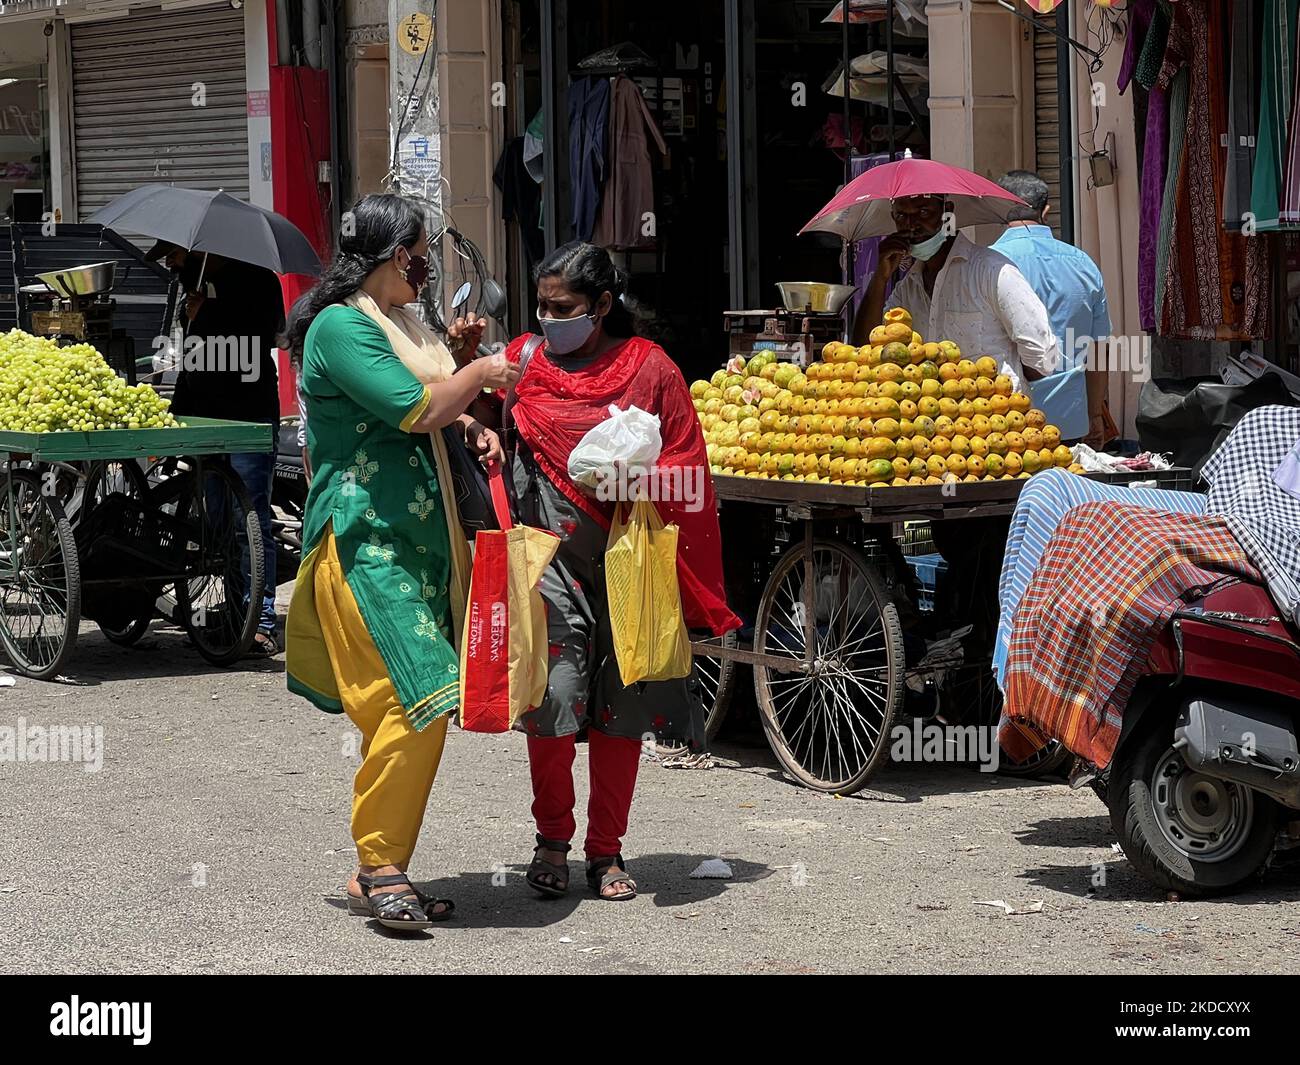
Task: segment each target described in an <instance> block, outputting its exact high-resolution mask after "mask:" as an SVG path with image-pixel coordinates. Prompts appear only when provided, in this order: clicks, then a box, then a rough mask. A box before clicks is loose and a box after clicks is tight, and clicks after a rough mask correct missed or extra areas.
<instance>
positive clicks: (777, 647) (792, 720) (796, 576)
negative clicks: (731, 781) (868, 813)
mask: <svg viewBox="0 0 1300 1065" xmlns="http://www.w3.org/2000/svg"><path fill="white" fill-rule="evenodd" d="M810 638H811V641H812V647H811V655H808V654H807V653H806V652H807V651H808V650H809V647H808V643H809V639H810ZM754 650H755V652H758V653H761V654H767V655H776V656H779V657H782V658H788V659H790V666H789V668H788V669H778V668H775V667H774V666H771V665H760V664H755V666H754V691H755V694H756V696H757V698H758V708H759V716H760V718H761V720H762V722H763V731H764V732H766V733H767V739H768V742H769V743H770V744H771V746H772V750H773V752H774V753H775V754H776V756H777V758H778V760H779V761H780V762H781V765H782V766H783V767H784V768H785V770H786V771H787V772H788V773H789V774H790V775H791V776H792V777H794V778H795V779H796V780H798V781H799V782H800V783H802V784H805V785H807V786H808V787H810V788H815V789H816V790H818V791H827V792H834V793H836V794H839V795H848V794H851V793H853V792H855V791H858V790H859V789H860V788H862V786H863V785H864V784H866V782H867V780H868V779H869V778H870V777H871V775H872V773H874V772H875V770H876V768H877V767H878V766H879V765H880V763H881V762H882V761H885V760H887V759H888V757H889V740H890V737H889V732H890V728H891V725H892V724H893V720H894V715H895V713H897V711H898V708H899V706H900V705H901V703H902V699H903V686H904V671H905V664H904V658H903V630H902V626H901V625H900V624H899V620H898V612H897V610H896V609H895V607H894V604H893V603H892V602H891V601H890V600H889V598H888V597H887V595H886V594H885V591H884V588H883V586H882V584H881V581H880V579H879V577H878V576H877V574H876V572H875V570H874V569H873V568H872V567H871V565H870V564H869V563H868V562H867V561H866V559H865V558H863V556H862V555H861V553H860V552H858V551H856V550H855V549H853V548H852V547H849V546H847V545H845V544H841V543H837V542H832V541H816V542H814V543H813V545H812V547H811V550H809V548H808V547H807V546H805V544H803V543H800V544H798V545H796V546H795V547H793V548H791V550H789V551H788V552H787V553H786V554H785V555H784V557H782V559H781V561H780V562H779V563H777V567H776V569H775V570H774V571H773V573H772V576H771V578H770V579H769V580H768V582H767V587H766V588H765V589H764V591H763V597H762V600H761V601H760V603H759V607H758V622H757V624H756V625H755V628H754Z"/></svg>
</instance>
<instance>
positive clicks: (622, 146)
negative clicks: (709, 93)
mask: <svg viewBox="0 0 1300 1065" xmlns="http://www.w3.org/2000/svg"><path fill="white" fill-rule="evenodd" d="M613 97H614V99H613V103H612V104H611V106H610V108H609V143H610V174H609V181H608V182H607V183H606V185H605V194H604V197H603V198H602V199H601V201H600V220H599V222H597V223H596V235H595V237H594V242H595V243H596V244H599V245H600V246H601V247H603V248H618V249H620V250H627V249H631V248H652V247H654V244H655V236H654V234H655V229H654V226H653V225H647V222H649V221H650V220H651V219H650V217H648V216H652V215H653V212H654V205H655V196H654V171H653V170H652V169H651V165H650V144H649V140H648V138H647V135H646V133H647V130H648V131H649V134H650V136H653V137H654V141H655V144H656V145H658V147H659V151H660V153H661V154H663V155H667V154H668V146H667V145H666V144H665V143H664V139H663V135H662V134H660V132H659V127H658V126H656V125H655V120H654V118H653V117H651V115H650V109H649V108H648V107H647V106H646V102H645V98H644V97H643V96H642V95H641V90H640V88H639V87H638V86H637V84H636V82H634V81H632V80H631V79H630V78H627V77H624V76H623V75H622V74H620V75H619V76H618V77H617V78H615V79H614V88H613Z"/></svg>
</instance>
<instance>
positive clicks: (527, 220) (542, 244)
mask: <svg viewBox="0 0 1300 1065" xmlns="http://www.w3.org/2000/svg"><path fill="white" fill-rule="evenodd" d="M492 183H493V184H494V185H496V187H497V188H498V189H500V190H501V220H502V221H503V222H509V221H512V220H513V221H515V222H517V223H518V224H519V235H520V236H521V237H522V238H523V241H524V250H525V251H526V252H527V258H528V264H527V265H528V267H529V269H530V270H531V269H532V265H533V263H536V262H540V261H541V259H542V258H543V257H544V256H545V255H546V238H545V236H544V234H543V232H542V221H541V220H542V190H541V188H540V186H539V185H538V184H537V182H535V181H534V180H533V178H532V175H531V174H530V173H529V172H528V167H527V165H526V164H525V163H524V138H523V137H515V138H513V139H512V140H510V141H507V142H506V146H505V147H504V148H503V149H502V150H501V158H500V159H498V160H497V165H496V169H495V170H494V171H493V172H492Z"/></svg>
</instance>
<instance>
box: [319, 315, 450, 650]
mask: <svg viewBox="0 0 1300 1065" xmlns="http://www.w3.org/2000/svg"><path fill="white" fill-rule="evenodd" d="M343 302H344V303H345V304H346V305H347V306H349V307H354V308H356V309H357V310H359V311H360V312H361V313H362V314H364V315H365V316H366V317H367V318H369V319H371V320H372V321H373V322H375V324H376V325H378V326H379V328H380V329H382V330H383V331H384V335H385V336H386V337H388V342H389V343H390V344H392V346H393V351H394V352H395V353H396V355H397V357H398V358H399V359H401V360H402V364H403V365H404V366H405V367H406V368H407V369H408V370H410V371H411V373H413V374H415V376H416V377H417V378H419V379H420V380H421V381H423V382H424V383H425V384H426V385H435V384H439V383H441V382H443V381H446V380H447V379H448V378H450V377H451V375H452V374H454V373H455V372H456V362H455V360H454V359H453V358H452V357H451V352H450V351H448V350H447V345H446V344H444V343H443V342H442V341H441V340H439V339H438V337H437V336H436V335H435V334H434V333H433V331H432V330H431V329H429V327H428V326H426V325H425V324H424V323H423V322H422V321H420V319H419V318H418V317H417V316H416V315H414V314H412V313H411V312H410V311H408V310H407V309H406V308H404V307H393V308H392V309H391V310H390V311H389V313H388V314H384V313H383V311H381V310H380V309H379V304H377V303H376V302H375V301H374V299H373V298H372V297H371V296H370V295H369V294H367V293H365V292H361V291H357V292H355V293H353V294H352V295H351V296H349V297H348V298H347V299H346V300H344V301H343ZM429 439H430V440H432V441H433V454H434V458H435V460H436V461H437V466H438V486H439V488H440V492H439V495H441V496H442V507H443V514H444V516H445V517H446V519H447V539H448V541H449V542H450V544H451V580H450V582H449V584H448V587H449V589H450V592H451V615H452V627H453V629H454V630H455V638H456V646H460V638H461V631H462V629H463V627H464V621H465V604H466V601H467V600H468V598H469V574H470V565H471V558H470V550H469V541H468V540H466V539H465V533H464V531H463V530H462V528H461V524H460V511H459V508H458V507H457V506H456V489H455V484H454V482H453V481H452V478H451V464H450V463H449V462H448V460H447V446H446V441H445V440H444V439H443V435H442V433H441V431H437V432H432V433H430V434H429Z"/></svg>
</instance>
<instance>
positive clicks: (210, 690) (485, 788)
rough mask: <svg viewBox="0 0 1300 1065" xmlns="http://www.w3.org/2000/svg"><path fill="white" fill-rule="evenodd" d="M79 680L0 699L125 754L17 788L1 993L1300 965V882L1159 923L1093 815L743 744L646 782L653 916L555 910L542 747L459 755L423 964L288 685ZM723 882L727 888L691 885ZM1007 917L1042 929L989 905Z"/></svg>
mask: <svg viewBox="0 0 1300 1065" xmlns="http://www.w3.org/2000/svg"><path fill="white" fill-rule="evenodd" d="M70 668H71V669H72V670H73V673H74V676H73V682H72V683H67V684H48V683H47V684H40V683H36V682H33V681H28V680H26V679H24V678H18V681H17V684H16V685H15V686H14V687H10V688H0V725H12V724H14V723H15V721H16V719H17V718H19V717H23V718H25V719H26V720H27V723H28V724H29V725H31V724H77V725H94V724H97V725H100V726H102V727H103V729H104V737H105V740H104V744H105V745H104V760H103V766H102V769H101V771H99V772H86V771H85V768H84V766H82V765H76V764H66V763H64V764H58V763H54V764H40V763H23V764H17V763H12V762H10V763H0V809H3V811H4V817H5V820H6V822H7V825H6V831H4V832H3V833H0V927H3V928H4V929H5V934H4V936H3V940H4V950H3V951H0V971H20V972H21V971H41V972H78V971H93V972H109V973H119V972H221V973H230V972H332V971H358V972H384V971H393V970H396V971H402V972H537V973H549V972H557V973H585V972H602V973H603V972H746V973H773V972H775V973H815V972H845V971H864V970H865V971H888V972H949V971H958V972H1004V971H1023V972H1107V971H1123V972H1214V973H1221V972H1270V971H1293V970H1294V959H1295V956H1296V951H1297V949H1298V948H1300V902H1298V901H1297V900H1300V872H1297V871H1294V870H1291V869H1280V870H1275V871H1273V872H1272V873H1270V875H1269V876H1268V878H1267V879H1266V880H1265V881H1264V882H1263V884H1262V885H1260V886H1259V888H1258V889H1256V890H1252V891H1250V892H1248V893H1246V894H1243V895H1240V896H1238V897H1236V898H1234V899H1231V900H1227V901H1210V902H1177V903H1167V902H1165V901H1164V900H1163V897H1162V896H1161V894H1160V893H1159V892H1156V891H1155V890H1153V889H1151V888H1149V887H1148V886H1147V885H1146V884H1145V883H1144V882H1143V881H1141V880H1140V879H1139V878H1138V877H1137V876H1136V874H1135V873H1134V872H1133V871H1132V870H1131V868H1130V867H1129V866H1128V864H1127V862H1126V861H1125V860H1124V859H1123V857H1122V856H1121V855H1119V854H1116V853H1115V852H1114V851H1113V850H1112V848H1111V843H1112V836H1111V833H1110V828H1109V825H1108V822H1107V818H1106V816H1105V811H1104V810H1103V808H1102V806H1101V805H1100V803H1099V802H1098V801H1097V800H1096V798H1094V797H1093V795H1092V794H1091V792H1087V791H1081V792H1073V793H1072V792H1070V791H1069V790H1068V789H1066V788H1065V787H1063V786H1061V785H1048V784H1037V783H1020V782H1015V781H1009V780H1006V779H1003V778H1001V777H998V776H996V775H981V774H978V773H975V772H972V771H969V770H966V769H962V768H959V767H953V766H939V767H917V766H910V767H909V766H893V767H889V769H888V770H887V771H886V772H884V773H883V774H881V775H880V776H879V777H877V780H876V783H877V785H878V786H877V787H875V788H874V790H872V791H870V792H864V793H862V794H860V795H858V796H854V797H851V798H846V799H836V798H830V797H826V796H822V795H818V794H814V793H812V792H809V791H806V790H802V789H800V788H797V787H794V786H792V785H791V784H789V783H787V782H785V781H784V780H783V779H782V778H781V776H780V774H779V773H778V772H777V771H776V769H775V765H774V763H773V761H772V758H771V756H770V754H769V753H768V752H767V751H766V749H765V748H764V747H763V746H762V744H761V740H756V739H754V738H749V739H745V738H744V737H742V738H741V742H739V743H736V744H731V745H725V744H724V745H723V746H721V747H720V748H719V753H720V754H721V755H722V756H724V757H725V758H726V759H727V760H728V763H727V764H726V765H724V766H722V767H720V768H715V769H713V770H709V771H700V770H684V769H677V770H674V769H666V768H664V767H662V766H660V765H657V764H653V763H647V764H646V765H645V766H643V769H642V776H641V781H640V786H639V789H638V793H637V801H636V805H635V806H634V809H633V828H632V832H631V834H630V837H629V839H628V840H627V841H626V847H625V850H626V853H627V856H628V860H629V862H630V864H631V867H632V869H633V871H634V872H635V874H636V876H637V878H638V880H639V882H640V884H641V886H642V889H643V892H644V893H643V895H642V896H641V897H640V898H639V899H637V900H636V901H635V902H632V903H629V904H621V905H614V904H610V903H604V902H600V901H598V900H596V899H594V898H593V897H591V896H589V895H586V894H585V893H579V892H577V891H575V892H574V893H573V894H572V895H571V896H570V897H569V898H567V899H565V900H563V901H559V902H545V901H540V900H536V899H535V898H534V897H533V896H532V895H531V893H530V892H529V891H528V890H527V889H526V887H525V886H524V884H523V881H522V878H521V875H520V874H521V871H522V867H523V864H524V863H525V862H526V860H527V857H528V855H529V851H530V842H531V838H532V828H531V825H530V823H529V819H528V803H529V789H528V773H527V765H526V761H525V754H524V745H523V743H522V740H521V738H520V737H518V736H504V737H493V736H477V735H468V734H464V733H457V732H455V730H453V734H452V737H451V739H450V741H449V744H448V750H447V756H446V758H445V760H444V762H443V769H442V772H441V774H440V776H439V779H438V782H437V784H436V785H435V787H434V792H433V798H432V801H431V804H430V808H429V813H428V817H427V819H426V822H425V828H424V835H423V838H422V842H421V845H420V848H419V850H418V851H417V854H416V864H415V868H414V869H413V872H414V873H415V874H416V876H417V880H420V881H425V882H427V883H428V884H429V887H430V888H431V889H432V890H436V891H437V892H438V893H439V894H442V895H450V896H451V897H453V898H454V899H455V900H456V901H457V904H458V907H459V910H458V918H459V919H458V920H457V921H456V922H455V923H453V924H449V925H444V926H441V927H436V928H435V929H434V930H433V932H432V933H431V934H427V935H422V936H421V937H419V938H418V939H415V940H414V941H412V940H410V939H407V938H404V937H395V936H391V935H389V934H387V933H384V932H383V931H382V930H380V929H378V928H376V927H372V926H371V925H370V924H369V923H368V922H366V921H364V920H362V919H360V918H349V917H348V916H346V914H345V913H344V912H343V911H341V910H340V909H339V906H340V901H339V893H340V890H341V888H342V885H343V883H344V881H345V879H346V877H347V875H348V873H349V871H350V869H351V861H352V858H353V857H354V854H353V852H352V850H351V844H350V840H349V837H348V832H347V810H348V797H349V781H350V777H351V774H352V772H353V771H354V769H355V766H356V759H355V756H353V755H351V754H350V753H348V752H350V751H351V749H352V747H353V744H352V743H351V742H350V741H349V731H350V730H349V728H348V727H347V724H346V721H345V720H344V719H341V718H338V719H336V718H331V717H328V716H326V715H323V714H320V713H319V712H317V711H315V710H314V709H312V708H311V707H310V706H309V705H308V704H307V703H305V702H303V701H300V700H298V699H295V698H293V697H291V696H290V695H289V694H288V693H287V692H286V691H285V689H284V677H283V663H282V662H281V661H278V660H277V661H271V662H256V663H246V664H245V665H244V666H243V667H242V668H241V669H239V670H237V671H233V672H225V671H214V670H211V669H209V668H208V667H206V666H205V665H204V663H203V662H202V661H201V660H200V659H199V658H198V657H197V656H196V655H195V654H194V653H193V652H192V650H190V649H189V648H188V646H187V644H186V642H185V640H184V638H183V636H181V635H180V634H179V633H177V632H175V631H173V630H168V629H164V628H161V627H156V628H155V630H154V631H153V632H152V633H151V634H150V635H148V636H147V637H146V638H145V640H144V641H143V643H142V645H141V646H139V647H137V648H135V649H133V650H129V651H128V650H122V649H119V648H117V647H114V646H113V645H111V644H109V643H107V642H106V641H105V640H103V638H102V637H100V636H99V635H98V633H97V632H95V631H94V630H93V628H89V627H88V628H86V629H85V630H84V636H83V640H82V642H81V644H80V645H79V647H78V651H77V656H76V659H75V660H74V662H73V663H72V664H71V667H70ZM583 762H585V756H584V755H580V756H579V764H580V767H581V765H582V764H583ZM583 790H584V791H585V788H584V789H583ZM712 857H721V858H724V859H726V860H727V861H728V862H729V863H730V864H731V866H732V869H733V870H734V873H735V877H734V879H732V880H730V881H720V880H693V879H690V877H689V873H690V872H691V870H692V869H694V868H695V867H696V866H697V865H698V864H699V863H700V862H701V861H702V860H703V859H705V858H712ZM1099 868H1100V869H1102V870H1103V872H1104V876H1105V884H1104V886H1103V887H1101V888H1099V889H1097V890H1093V887H1092V880H1093V879H1094V877H1095V876H1096V870H1097V869H1099ZM576 872H577V868H576V866H575V874H576ZM580 882H581V881H580V878H578V877H576V876H575V884H576V883H580ZM997 899H1001V900H1004V901H1006V902H1008V903H1010V904H1012V905H1014V906H1018V907H1019V906H1025V905H1027V904H1029V903H1032V902H1035V901H1039V900H1041V902H1042V909H1041V912H1037V913H1032V914H1028V915H1023V916H1005V915H1004V913H1003V911H1002V910H1001V909H998V908H994V907H988V906H978V905H976V903H977V902H979V901H989V900H997Z"/></svg>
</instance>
